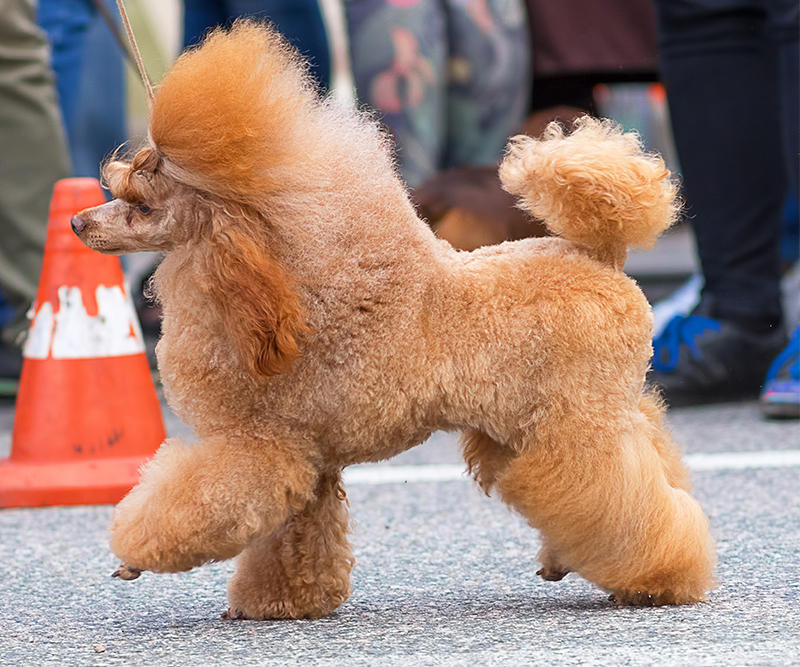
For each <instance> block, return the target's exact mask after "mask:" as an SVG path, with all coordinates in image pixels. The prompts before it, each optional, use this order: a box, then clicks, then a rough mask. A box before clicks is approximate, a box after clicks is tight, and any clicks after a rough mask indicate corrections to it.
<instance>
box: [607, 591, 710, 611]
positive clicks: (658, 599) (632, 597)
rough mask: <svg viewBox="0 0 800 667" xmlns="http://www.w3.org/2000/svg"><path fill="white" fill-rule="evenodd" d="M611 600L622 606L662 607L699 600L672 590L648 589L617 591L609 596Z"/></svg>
mask: <svg viewBox="0 0 800 667" xmlns="http://www.w3.org/2000/svg"><path fill="white" fill-rule="evenodd" d="M608 600H609V602H613V603H614V604H616V605H618V606H620V607H661V606H664V605H680V604H689V603H691V602H698V600H695V599H688V598H687V599H681V598H678V597H677V596H676V595H675V594H674V593H673V592H672V591H670V590H666V591H662V592H661V593H648V592H647V591H640V590H635V591H616V592H614V593H612V594H611V595H609V596H608Z"/></svg>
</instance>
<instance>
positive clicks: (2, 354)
mask: <svg viewBox="0 0 800 667" xmlns="http://www.w3.org/2000/svg"><path fill="white" fill-rule="evenodd" d="M21 372H22V352H21V351H20V349H19V348H18V347H16V346H14V345H9V344H7V343H2V342H0V397H2V396H6V397H8V396H16V395H17V384H18V383H19V375H20V373H21Z"/></svg>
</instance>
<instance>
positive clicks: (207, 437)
mask: <svg viewBox="0 0 800 667" xmlns="http://www.w3.org/2000/svg"><path fill="white" fill-rule="evenodd" d="M501 176H502V180H503V183H504V186H505V187H506V188H507V189H508V190H509V191H511V192H513V193H516V194H518V195H520V197H521V200H520V201H521V206H523V207H525V208H526V209H527V210H529V211H530V212H531V213H532V214H533V215H535V216H538V217H541V218H543V219H544V221H545V223H546V224H547V225H548V226H549V228H550V229H551V231H552V232H553V233H554V234H555V235H556V236H557V238H548V239H527V240H524V241H518V242H514V243H504V244H501V245H498V246H492V247H485V248H481V249H479V250H476V251H474V252H469V253H467V252H458V251H456V250H454V249H453V248H452V247H451V246H450V245H448V244H447V243H446V242H444V241H442V240H439V239H437V238H436V237H435V236H434V234H433V233H432V232H431V231H430V228H429V227H428V226H427V225H426V224H425V223H424V222H423V221H422V220H420V219H419V218H418V217H417V215H416V213H415V211H414V209H413V207H412V206H411V204H410V203H409V199H408V196H407V193H406V191H405V189H404V187H403V184H402V183H401V181H400V179H399V178H398V176H397V174H396V172H395V168H394V164H393V161H392V157H391V142H390V141H389V139H388V138H387V137H386V136H385V135H384V134H383V133H382V131H381V129H380V127H379V125H378V123H377V122H375V121H374V120H372V119H371V118H370V117H369V116H368V115H366V114H364V113H360V112H358V111H357V110H354V109H352V108H350V107H348V106H344V105H340V104H337V103H336V102H334V101H332V100H327V99H322V98H320V97H319V96H318V93H317V91H316V90H315V88H314V86H313V84H312V82H311V80H310V79H309V77H308V74H307V73H306V66H305V64H304V63H303V61H302V60H301V59H300V58H299V56H298V55H297V54H296V53H295V52H294V51H293V50H292V49H291V48H290V47H289V46H288V45H287V44H286V42H285V41H284V40H283V39H282V38H281V37H280V36H279V35H278V33H276V32H275V31H274V30H273V29H271V28H269V27H265V26H264V25H261V24H259V23H255V22H251V21H241V22H238V23H236V24H235V25H234V26H233V28H232V29H230V30H227V31H226V30H217V31H215V32H213V33H212V34H211V35H210V36H209V37H208V38H207V39H206V40H205V41H204V43H203V44H202V45H201V46H200V47H199V48H197V49H194V50H191V51H188V52H187V53H185V54H184V55H182V56H181V57H180V59H179V60H178V61H177V63H176V64H175V66H174V67H173V68H172V70H171V72H170V73H169V74H168V75H167V77H166V78H165V79H164V81H163V83H162V85H161V86H160V88H159V90H158V93H157V96H156V98H155V103H154V106H153V108H152V112H151V118H150V135H149V139H148V141H147V144H146V145H145V146H144V147H143V148H142V149H141V150H140V151H139V152H138V153H137V154H136V155H135V156H133V158H132V159H131V160H125V159H114V160H112V161H111V162H109V163H108V164H107V165H106V166H105V169H104V178H105V180H106V183H107V184H108V186H109V187H110V189H111V191H112V193H113V194H114V195H115V197H117V199H115V200H114V201H112V202H109V203H107V204H104V205H103V206H98V207H96V208H92V209H88V210H86V211H83V212H81V213H80V214H79V215H77V216H76V217H75V218H74V219H73V228H74V229H75V231H76V233H77V234H79V236H80V238H81V239H82V240H83V241H84V242H85V243H86V244H87V245H88V246H90V247H92V248H95V249H97V250H100V251H102V252H109V253H128V252H135V251H143V250H162V251H164V252H165V254H166V256H165V259H164V260H163V262H162V263H161V265H160V266H159V268H158V270H157V272H156V275H155V279H154V290H155V292H156V293H157V295H158V298H159V299H160V301H161V303H162V306H163V312H164V320H163V327H162V330H163V336H162V338H161V340H160V342H159V344H158V349H157V354H158V361H159V367H160V370H161V377H162V380H163V383H164V387H165V391H166V394H167V398H168V400H169V402H170V405H171V406H172V407H173V408H174V410H175V411H176V413H177V414H178V415H179V416H180V417H181V418H182V419H183V420H184V421H185V422H186V423H188V424H189V425H191V427H192V429H193V431H194V433H195V435H196V438H197V442H195V443H192V444H188V443H186V442H183V441H181V440H179V439H174V438H170V439H168V440H167V441H166V442H165V443H164V444H163V445H162V446H161V448H160V449H159V451H158V452H157V454H156V455H155V457H154V458H153V459H152V461H150V462H149V463H148V464H147V465H146V466H145V468H144V469H143V472H142V477H141V480H140V482H139V484H138V485H137V486H136V487H135V488H134V489H133V490H132V491H131V492H130V493H129V494H128V496H127V497H126V498H125V499H124V500H123V501H122V502H121V503H120V504H119V506H118V507H117V509H116V512H115V514H114V519H113V524H112V527H111V530H112V539H111V546H112V548H113V550H114V551H115V553H116V554H117V555H118V556H119V558H120V559H121V561H122V563H123V565H122V566H121V569H120V571H119V573H120V576H122V577H123V578H134V577H136V576H138V575H139V573H140V572H141V571H144V570H149V571H152V572H178V571H182V570H188V569H190V568H193V567H196V566H199V565H202V564H203V563H207V562H210V561H217V560H222V559H226V558H233V557H237V571H236V574H235V576H234V577H233V579H232V581H231V584H230V591H229V604H230V609H229V611H228V612H227V615H228V616H229V617H233V618H240V617H246V618H256V619H266V618H287V617H288V618H314V617H319V616H323V615H325V614H329V613H330V612H331V611H333V610H334V609H335V608H336V607H337V606H339V605H340V604H342V602H344V601H345V600H346V599H347V597H348V595H349V594H350V577H349V575H350V570H351V568H352V565H353V557H352V552H351V547H350V544H349V543H348V539H347V534H348V511H347V503H346V499H345V491H344V488H343V485H342V475H341V473H342V469H343V468H344V467H346V466H348V465H351V464H354V463H359V462H364V461H379V460H382V459H386V458H388V457H391V456H393V455H395V454H397V453H399V452H402V451H404V450H406V449H408V448H410V447H413V446H415V445H417V444H419V443H420V442H422V441H424V440H425V439H426V438H427V437H428V436H429V435H430V434H431V433H433V432H434V431H436V430H437V429H446V430H451V431H460V432H461V433H462V440H461V447H462V451H463V455H464V458H465V461H466V465H467V468H468V470H469V471H470V473H471V474H472V475H473V477H474V478H475V480H476V482H477V484H478V485H479V486H480V487H481V488H482V489H483V490H484V491H485V492H486V493H487V494H489V493H493V494H496V495H498V496H499V497H500V498H501V499H502V500H503V501H504V502H506V503H507V504H508V505H509V506H510V507H511V508H513V509H514V510H515V511H517V512H519V513H520V514H521V515H522V516H524V517H525V518H526V519H527V521H528V522H529V523H530V525H531V526H532V527H533V528H535V529H537V530H538V531H539V532H540V533H541V538H542V548H541V551H540V552H539V555H538V558H539V560H540V562H541V569H540V570H539V574H540V575H541V576H542V577H543V578H544V579H547V580H558V579H560V578H562V577H563V576H565V575H566V574H567V573H568V572H571V571H574V572H577V573H578V574H579V575H581V576H583V577H585V578H587V579H589V580H590V581H593V582H594V583H596V584H597V585H598V586H600V587H601V588H603V589H605V590H606V591H608V592H609V593H611V594H612V595H613V598H614V600H616V602H617V603H618V604H637V605H651V604H683V603H689V602H694V601H697V600H702V599H703V597H704V595H705V593H706V591H707V590H708V588H709V587H710V586H711V585H712V572H713V565H714V549H713V543H712V541H711V539H710V537H709V532H708V525H707V521H706V518H705V516H704V514H703V512H702V510H701V509H700V507H699V506H698V504H697V502H696V501H695V500H694V499H693V498H692V497H691V495H690V494H689V490H690V481H689V476H688V472H687V470H686V467H685V466H684V465H683V463H682V462H681V458H680V452H679V451H678V449H677V448H676V447H675V445H674V444H673V442H672V440H671V437H670V434H669V432H668V430H667V429H666V427H665V425H664V422H663V408H662V406H661V404H660V402H659V400H658V399H657V398H656V397H654V396H652V395H650V394H649V393H647V392H646V391H645V390H644V380H645V374H646V372H647V369H648V365H649V361H650V356H651V353H652V348H651V344H650V338H651V314H650V309H649V306H648V304H647V301H646V300H645V298H644V297H643V295H642V294H641V292H640V290H639V289H638V287H637V286H636V284H635V283H634V282H633V281H632V280H630V279H629V278H628V277H626V276H625V275H624V274H623V273H622V272H621V267H622V264H623V262H624V259H625V252H626V250H627V249H628V248H630V247H632V246H642V247H647V246H649V245H651V244H652V243H653V242H654V241H655V239H656V237H657V236H658V234H659V233H660V232H661V231H663V230H664V229H665V228H666V227H668V226H669V225H670V224H671V222H672V221H673V220H674V219H675V216H676V213H677V204H676V200H675V186H674V184H673V182H672V181H671V179H670V178H669V175H668V172H667V171H666V169H665V168H664V165H663V162H662V161H661V159H660V158H658V157H657V156H653V155H648V154H646V153H644V152H643V151H642V149H641V146H640V145H639V142H638V140H637V139H636V137H635V136H634V135H631V134H625V133H623V132H622V131H621V130H620V129H619V128H618V127H616V126H615V125H614V124H613V123H611V122H610V121H598V120H593V119H590V118H585V119H583V120H582V121H580V122H579V124H578V127H577V129H576V130H575V131H574V132H572V133H571V134H569V135H565V134H564V132H563V131H562V129H561V128H560V127H558V126H556V125H552V126H550V128H549V129H548V131H547V133H546V135H545V136H544V137H543V139H542V140H539V141H537V140H534V139H531V138H528V137H516V138H514V139H513V140H512V142H511V145H510V148H509V150H508V154H507V156H506V158H505V161H504V162H503V165H502V167H501Z"/></svg>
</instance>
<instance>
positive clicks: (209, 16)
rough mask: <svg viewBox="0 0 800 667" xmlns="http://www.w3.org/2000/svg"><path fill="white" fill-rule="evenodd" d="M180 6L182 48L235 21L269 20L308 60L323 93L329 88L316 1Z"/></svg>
mask: <svg viewBox="0 0 800 667" xmlns="http://www.w3.org/2000/svg"><path fill="white" fill-rule="evenodd" d="M183 5H184V12H183V45H184V47H187V46H192V45H193V44H197V43H198V42H200V40H201V39H202V38H203V35H205V34H206V32H208V31H209V30H210V29H212V28H214V27H216V26H229V25H230V24H231V23H232V22H233V21H234V20H235V19H237V18H256V19H262V20H268V21H270V22H271V23H273V24H275V27H276V28H278V30H279V31H280V32H281V34H282V35H283V36H284V37H286V38H287V39H288V40H289V42H291V43H292V44H293V45H294V46H295V47H296V48H297V49H298V50H299V51H300V53H302V54H303V56H304V57H305V58H307V59H308V60H309V62H310V63H311V74H312V75H313V76H314V77H315V78H316V79H317V81H318V82H319V83H320V85H321V86H322V87H323V89H327V88H329V87H330V76H331V75H330V69H331V59H330V54H329V49H328V39H327V35H326V32H325V24H324V21H323V17H322V13H321V11H320V8H319V5H318V3H317V0H184V3H183Z"/></svg>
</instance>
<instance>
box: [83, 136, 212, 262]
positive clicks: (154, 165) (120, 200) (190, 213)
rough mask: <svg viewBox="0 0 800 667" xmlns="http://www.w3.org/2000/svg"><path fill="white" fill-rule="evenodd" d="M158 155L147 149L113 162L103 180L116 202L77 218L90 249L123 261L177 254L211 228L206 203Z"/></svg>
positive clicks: (209, 210)
mask: <svg viewBox="0 0 800 667" xmlns="http://www.w3.org/2000/svg"><path fill="white" fill-rule="evenodd" d="M163 167H164V161H163V157H162V156H161V155H160V153H159V151H158V149H156V148H154V147H152V146H148V147H146V148H143V149H141V150H140V151H139V152H137V153H136V155H135V156H134V157H133V159H132V160H131V161H130V162H128V161H120V160H111V161H109V162H108V163H106V165H105V166H104V169H103V180H104V182H105V186H106V187H107V188H108V189H109V190H110V191H111V194H112V195H113V196H114V197H115V199H114V200H113V201H111V202H108V203H107V204H103V205H101V206H95V207H94V208H89V209H86V210H84V211H81V212H80V213H78V215H76V216H74V217H73V218H72V229H73V230H74V231H75V233H76V234H77V235H78V237H79V238H80V239H81V241H83V242H84V243H85V244H86V245H87V246H89V247H90V248H92V249H93V250H98V251H100V252H104V253H109V254H114V255H119V254H125V253H132V252H143V251H150V250H165V251H168V250H172V249H174V248H176V247H178V246H180V245H184V244H185V243H187V242H188V241H189V240H190V239H191V238H192V237H193V236H196V235H198V233H200V232H201V231H202V230H203V229H204V228H208V227H209V226H210V224H211V218H212V213H211V208H210V206H209V203H208V201H207V199H206V198H205V197H203V196H202V194H201V193H199V192H197V191H196V190H194V189H193V188H191V187H189V186H187V185H185V184H183V183H181V182H180V181H179V180H176V179H175V178H173V177H171V176H170V175H168V174H166V173H165V171H164V168H163Z"/></svg>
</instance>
